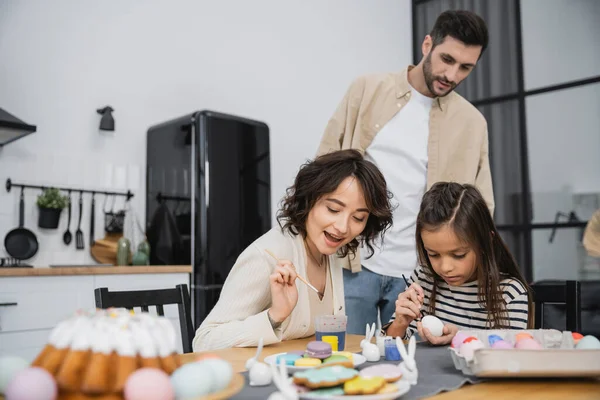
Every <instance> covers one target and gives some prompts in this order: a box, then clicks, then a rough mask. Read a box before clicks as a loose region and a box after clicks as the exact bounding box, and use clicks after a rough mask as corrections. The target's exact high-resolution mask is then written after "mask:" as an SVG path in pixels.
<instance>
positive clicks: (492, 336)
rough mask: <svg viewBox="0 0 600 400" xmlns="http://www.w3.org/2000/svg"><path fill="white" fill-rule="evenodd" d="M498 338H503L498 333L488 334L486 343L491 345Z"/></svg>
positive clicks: (498, 339)
mask: <svg viewBox="0 0 600 400" xmlns="http://www.w3.org/2000/svg"><path fill="white" fill-rule="evenodd" d="M500 340H504V339H502V336H499V335H490V336H488V343H489V344H490V346H493V345H494V343H496V342H498V341H500Z"/></svg>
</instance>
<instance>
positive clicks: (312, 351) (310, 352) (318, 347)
mask: <svg viewBox="0 0 600 400" xmlns="http://www.w3.org/2000/svg"><path fill="white" fill-rule="evenodd" d="M304 355H305V356H306V357H312V358H320V359H321V360H323V359H324V358H327V357H329V356H330V355H331V345H330V344H329V343H325V342H320V341H317V340H315V341H312V342H310V343H308V344H307V345H306V352H305V353H304Z"/></svg>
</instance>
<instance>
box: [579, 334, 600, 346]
mask: <svg viewBox="0 0 600 400" xmlns="http://www.w3.org/2000/svg"><path fill="white" fill-rule="evenodd" d="M575 348H576V349H581V350H596V349H600V340H598V339H597V338H596V337H595V336H592V335H586V336H584V337H582V338H581V340H580V341H579V343H577V345H576V346H575Z"/></svg>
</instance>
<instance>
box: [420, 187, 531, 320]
mask: <svg viewBox="0 0 600 400" xmlns="http://www.w3.org/2000/svg"><path fill="white" fill-rule="evenodd" d="M445 225H446V226H450V227H451V228H452V230H453V231H454V233H455V234H456V236H458V238H459V239H460V240H461V241H463V242H464V243H466V244H468V245H469V246H471V248H472V249H473V250H474V251H475V253H476V263H477V269H476V274H477V283H478V290H477V300H478V301H479V303H480V305H481V306H482V307H483V308H484V309H485V310H487V312H488V321H487V324H488V325H489V327H490V328H496V329H502V328H510V321H509V319H508V312H507V309H506V302H505V301H504V298H503V296H502V290H501V288H500V281H501V280H502V279H505V278H506V277H507V276H509V277H511V278H513V279H516V280H518V281H519V282H520V283H521V284H522V285H523V287H524V288H525V290H526V291H527V298H528V302H529V313H528V315H529V322H528V325H529V326H530V327H531V326H532V325H533V324H532V318H533V311H532V302H531V299H532V297H531V289H530V287H529V285H528V284H527V282H526V281H525V279H524V278H523V275H522V274H521V271H520V270H519V267H518V265H517V262H516V260H515V259H514V257H513V256H512V254H511V253H510V251H509V250H508V247H507V246H506V244H505V243H504V241H503V240H502V238H501V237H500V234H499V233H498V231H497V230H496V226H495V224H494V221H493V219H492V216H491V214H490V211H489V209H488V207H487V204H486V202H485V200H484V199H483V196H481V193H479V191H478V190H477V189H476V188H475V187H474V186H472V185H466V184H465V185H461V184H458V183H453V182H438V183H436V184H434V185H433V186H432V187H431V189H429V191H427V192H426V193H425V195H424V196H423V200H422V202H421V209H420V210H419V215H418V216H417V230H416V239H417V252H418V257H419V263H420V264H421V265H422V266H423V268H425V271H426V273H427V274H429V275H430V276H431V277H433V282H434V284H433V288H432V291H431V298H430V299H429V312H430V313H431V314H433V313H434V311H435V297H436V293H437V287H438V284H439V283H440V282H443V279H442V278H441V277H440V276H439V275H438V274H436V273H435V271H434V270H433V267H432V266H431V262H430V260H429V257H428V255H427V252H426V251H425V246H424V244H423V239H422V238H421V232H422V231H423V230H425V231H429V232H435V231H437V230H438V229H440V228H441V227H442V226H445Z"/></svg>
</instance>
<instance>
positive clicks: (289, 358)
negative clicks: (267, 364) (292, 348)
mask: <svg viewBox="0 0 600 400" xmlns="http://www.w3.org/2000/svg"><path fill="white" fill-rule="evenodd" d="M299 358H302V357H300V356H299V355H297V354H290V353H287V354H281V355H279V356H277V360H276V361H275V362H276V364H277V365H279V363H280V362H281V360H283V362H285V363H286V364H287V365H294V362H295V361H296V360H297V359H299Z"/></svg>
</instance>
